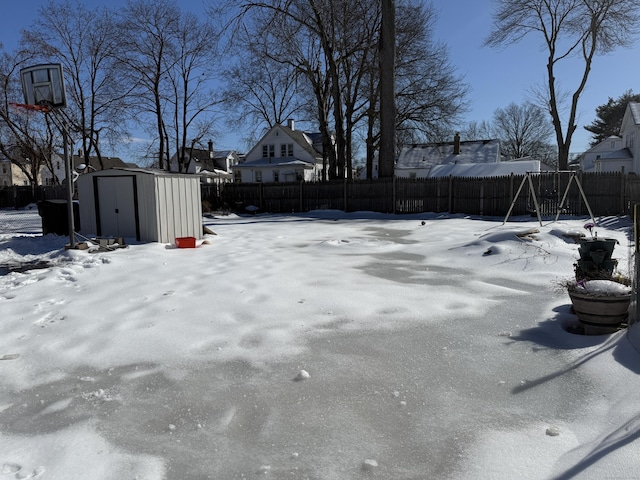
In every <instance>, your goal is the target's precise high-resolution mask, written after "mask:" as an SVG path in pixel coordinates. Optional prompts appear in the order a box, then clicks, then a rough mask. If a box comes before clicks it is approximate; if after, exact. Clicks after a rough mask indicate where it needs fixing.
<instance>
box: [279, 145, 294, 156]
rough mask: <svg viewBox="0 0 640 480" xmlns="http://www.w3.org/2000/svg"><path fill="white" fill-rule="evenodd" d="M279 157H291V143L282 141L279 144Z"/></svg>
mask: <svg viewBox="0 0 640 480" xmlns="http://www.w3.org/2000/svg"><path fill="white" fill-rule="evenodd" d="M280 156H281V157H293V143H283V144H281V145H280Z"/></svg>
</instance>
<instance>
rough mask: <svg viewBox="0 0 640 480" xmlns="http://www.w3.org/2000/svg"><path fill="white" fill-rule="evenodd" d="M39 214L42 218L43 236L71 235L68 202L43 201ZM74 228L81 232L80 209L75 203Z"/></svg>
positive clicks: (39, 207)
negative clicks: (50, 234) (51, 234)
mask: <svg viewBox="0 0 640 480" xmlns="http://www.w3.org/2000/svg"><path fill="white" fill-rule="evenodd" d="M38 214H39V215H40V217H42V234H43V235H48V234H49V233H53V234H55V235H69V219H68V213H67V201H66V200H41V201H39V202H38ZM73 226H74V230H75V231H76V232H78V231H80V207H79V205H78V202H73Z"/></svg>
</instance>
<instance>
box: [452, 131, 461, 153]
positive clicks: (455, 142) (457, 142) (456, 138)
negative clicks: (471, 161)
mask: <svg viewBox="0 0 640 480" xmlns="http://www.w3.org/2000/svg"><path fill="white" fill-rule="evenodd" d="M453 154H454V155H460V134H459V133H458V132H456V135H455V136H454V137H453Z"/></svg>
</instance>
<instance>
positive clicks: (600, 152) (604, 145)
mask: <svg viewBox="0 0 640 480" xmlns="http://www.w3.org/2000/svg"><path fill="white" fill-rule="evenodd" d="M631 161H632V157H631V152H630V151H629V149H628V148H626V147H623V140H622V138H621V137H618V136H616V135H611V136H610V137H608V138H605V139H604V140H603V141H601V142H600V143H598V144H597V145H594V146H593V147H591V148H590V149H589V150H587V151H586V152H584V153H583V154H582V155H581V156H580V170H582V171H583V172H613V171H619V170H620V169H621V168H622V167H623V166H624V167H625V168H624V169H625V171H627V172H628V171H629V169H630V168H631Z"/></svg>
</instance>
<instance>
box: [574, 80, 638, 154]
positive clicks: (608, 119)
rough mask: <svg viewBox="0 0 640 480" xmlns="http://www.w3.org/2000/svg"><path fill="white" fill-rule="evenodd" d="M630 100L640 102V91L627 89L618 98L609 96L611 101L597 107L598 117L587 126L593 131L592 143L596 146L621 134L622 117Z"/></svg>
mask: <svg viewBox="0 0 640 480" xmlns="http://www.w3.org/2000/svg"><path fill="white" fill-rule="evenodd" d="M629 102H640V93H633V92H632V91H631V90H627V91H626V92H624V93H623V94H622V95H620V96H619V97H618V98H617V99H615V100H614V99H613V98H611V97H609V101H608V102H607V103H605V104H604V105H600V106H599V107H597V108H596V117H597V118H596V119H595V120H594V121H593V122H592V123H591V125H587V126H585V127H584V128H585V130H587V131H589V132H591V133H592V134H593V135H592V140H591V143H590V145H591V146H592V147H594V146H595V145H597V144H598V143H600V142H602V141H603V140H605V139H607V138H609V137H610V136H611V135H619V134H620V127H621V126H622V118H623V117H624V112H625V110H626V109H627V104H628V103H629Z"/></svg>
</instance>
